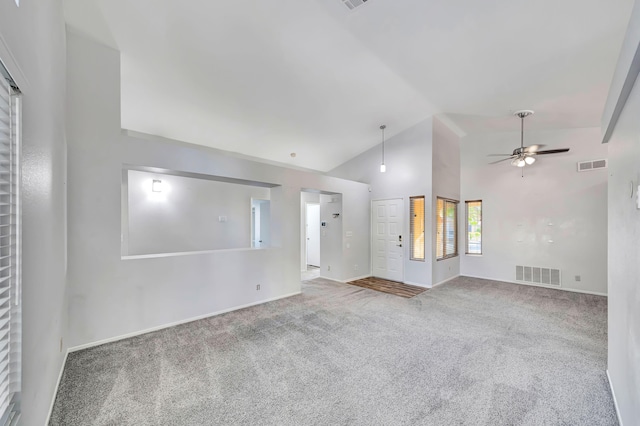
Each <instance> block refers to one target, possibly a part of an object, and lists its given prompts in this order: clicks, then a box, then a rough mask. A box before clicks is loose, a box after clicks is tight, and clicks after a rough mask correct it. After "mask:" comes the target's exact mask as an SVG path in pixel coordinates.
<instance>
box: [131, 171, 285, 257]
mask: <svg viewBox="0 0 640 426" xmlns="http://www.w3.org/2000/svg"><path fill="white" fill-rule="evenodd" d="M274 186H275V185H271V184H267V183H264V182H251V181H245V180H239V179H231V178H226V177H221V176H210V175H199V174H193V173H181V172H176V171H167V170H161V171H160V169H149V168H136V169H132V168H125V169H124V170H123V172H122V217H121V219H122V236H121V243H122V251H121V252H122V255H123V256H137V255H153V254H163V255H166V254H174V253H175V254H181V253H185V252H199V251H208V250H225V249H242V248H247V249H250V248H251V247H252V239H253V235H252V200H257V199H258V200H264V201H266V202H269V200H270V195H271V194H270V192H271V190H270V188H271V187H274ZM254 203H255V202H254ZM262 226H263V227H264V226H269V223H266V224H265V223H263V224H262ZM267 246H268V245H266V244H263V245H262V246H261V247H260V248H266V247H267Z"/></svg>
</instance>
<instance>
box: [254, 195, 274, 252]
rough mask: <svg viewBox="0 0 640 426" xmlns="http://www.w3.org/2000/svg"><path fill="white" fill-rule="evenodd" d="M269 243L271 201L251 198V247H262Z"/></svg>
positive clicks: (267, 245)
mask: <svg viewBox="0 0 640 426" xmlns="http://www.w3.org/2000/svg"><path fill="white" fill-rule="evenodd" d="M270 245H271V202H270V201H269V200H261V199H257V198H252V199H251V247H253V248H262V247H269V246H270Z"/></svg>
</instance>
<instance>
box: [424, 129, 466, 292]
mask: <svg viewBox="0 0 640 426" xmlns="http://www.w3.org/2000/svg"><path fill="white" fill-rule="evenodd" d="M432 157H433V168H432V173H433V178H432V182H433V190H432V191H433V192H432V197H431V203H432V205H431V210H426V211H430V212H431V214H430V215H428V216H429V218H431V219H430V220H429V222H428V223H430V225H429V226H430V227H431V230H432V231H431V232H432V235H435V227H436V220H435V218H436V214H437V213H436V209H437V197H442V198H448V199H451V200H460V138H459V137H458V136H457V135H456V134H455V133H454V132H453V131H452V130H450V129H449V128H448V127H447V126H446V125H444V124H443V123H442V122H441V121H440V120H439V119H438V118H435V117H434V119H433V155H432ZM461 217H462V218H464V203H460V204H459V205H458V219H460V218H461ZM463 229H464V228H462V227H460V226H459V227H458V230H459V231H460V230H463ZM436 253H437V251H436V238H435V237H432V238H431V259H432V260H431V261H432V263H433V272H432V283H433V285H438V284H441V283H443V282H444V281H447V280H448V279H450V278H453V277H456V276H458V275H459V274H460V255H461V254H462V253H464V249H461V247H460V245H458V253H459V255H458V256H456V257H450V258H448V259H443V260H436Z"/></svg>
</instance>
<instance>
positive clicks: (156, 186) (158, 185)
mask: <svg viewBox="0 0 640 426" xmlns="http://www.w3.org/2000/svg"><path fill="white" fill-rule="evenodd" d="M151 191H153V192H162V181H161V180H160V179H154V180H153V183H152V184H151Z"/></svg>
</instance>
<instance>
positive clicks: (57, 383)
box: [45, 349, 69, 425]
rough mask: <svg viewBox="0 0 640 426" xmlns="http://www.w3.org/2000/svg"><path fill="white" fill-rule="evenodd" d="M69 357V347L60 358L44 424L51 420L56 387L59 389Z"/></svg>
mask: <svg viewBox="0 0 640 426" xmlns="http://www.w3.org/2000/svg"><path fill="white" fill-rule="evenodd" d="M68 357H69V349H67V351H66V352H65V353H64V359H63V360H62V365H61V366H60V372H59V373H58V380H57V381H56V387H55V389H54V392H53V397H52V398H51V405H50V406H49V414H47V422H46V423H45V425H48V424H49V422H50V421H51V415H52V414H53V406H54V405H55V403H56V397H57V396H58V389H60V382H62V374H63V373H64V366H65V365H67V358H68Z"/></svg>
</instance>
